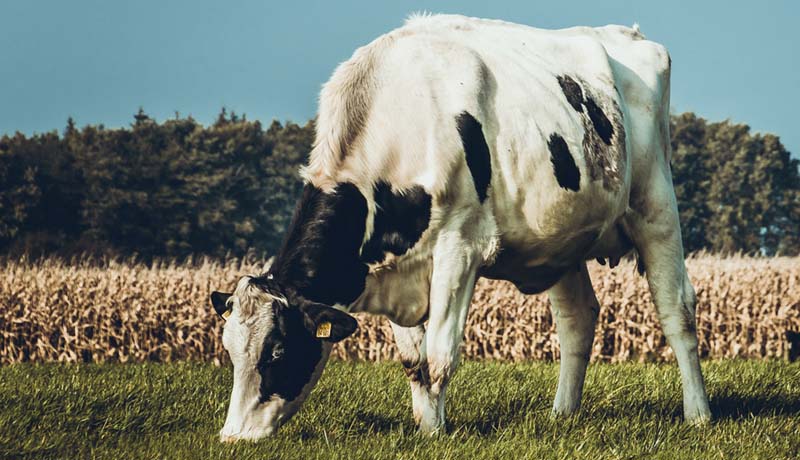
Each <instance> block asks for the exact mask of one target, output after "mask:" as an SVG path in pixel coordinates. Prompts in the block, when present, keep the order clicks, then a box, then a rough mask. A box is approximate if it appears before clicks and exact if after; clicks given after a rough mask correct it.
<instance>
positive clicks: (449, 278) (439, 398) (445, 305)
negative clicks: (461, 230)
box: [415, 238, 477, 434]
mask: <svg viewBox="0 0 800 460" xmlns="http://www.w3.org/2000/svg"><path fill="white" fill-rule="evenodd" d="M464 246H465V245H464V244H463V243H462V242H461V241H460V240H459V239H458V238H452V240H449V241H447V240H446V241H444V242H442V241H440V242H439V244H438V245H437V249H436V251H435V255H434V267H433V274H432V277H431V293H430V319H429V321H428V330H427V332H426V334H425V352H426V357H427V363H428V369H427V370H428V377H429V379H430V381H429V382H428V387H427V390H428V391H427V398H421V399H420V401H419V403H420V404H419V406H420V418H419V429H420V432H422V433H425V434H436V433H440V432H444V429H445V410H444V404H445V392H446V390H447V384H448V382H449V381H450V378H451V377H452V376H453V374H455V371H456V368H457V366H458V361H459V353H460V347H461V341H462V339H463V337H464V323H465V321H466V318H467V310H468V309H469V304H470V300H471V299H472V292H473V290H474V288H475V276H476V271H477V263H476V262H477V258H476V257H475V256H474V255H473V254H470V253H466V252H465V251H464ZM416 403H417V401H415V408H416Z"/></svg>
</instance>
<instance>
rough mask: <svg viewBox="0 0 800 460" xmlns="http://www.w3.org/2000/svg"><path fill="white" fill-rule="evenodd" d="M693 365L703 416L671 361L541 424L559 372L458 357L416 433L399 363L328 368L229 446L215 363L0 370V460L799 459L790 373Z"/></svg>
mask: <svg viewBox="0 0 800 460" xmlns="http://www.w3.org/2000/svg"><path fill="white" fill-rule="evenodd" d="M703 367H704V372H705V376H706V380H707V384H708V387H709V392H710V396H711V404H712V411H713V413H714V415H715V417H716V420H715V421H714V422H713V423H712V424H710V425H708V426H703V427H691V426H689V425H687V424H685V423H682V421H681V416H680V408H681V399H680V398H681V396H680V395H681V393H680V383H679V375H678V371H677V366H675V365H674V364H672V365H670V364H667V365H663V364H662V365H658V364H632V363H631V364H593V365H592V366H590V368H589V374H588V377H587V382H586V394H585V396H584V406H583V407H584V408H583V409H582V410H581V412H580V415H579V416H577V417H573V418H569V419H561V420H551V419H550V417H549V410H550V404H551V401H552V398H553V395H554V393H555V387H556V378H557V372H558V366H557V364H554V363H525V364H503V363H491V362H490V363H481V362H466V363H464V364H463V365H462V367H461V369H460V370H459V372H458V374H457V376H456V378H455V380H454V381H453V383H452V384H451V387H450V390H449V394H448V406H447V409H448V418H449V431H448V434H446V435H444V436H441V437H439V438H435V439H429V438H426V437H423V436H420V435H417V434H416V433H415V428H414V426H413V423H412V420H411V402H410V396H409V391H408V388H407V384H406V382H405V377H404V376H403V372H402V371H401V369H400V366H399V364H397V363H393V362H389V363H380V364H369V363H351V362H333V363H331V364H330V365H329V366H328V369H327V370H326V373H325V374H324V376H323V378H322V381H321V382H320V384H319V386H318V387H317V389H316V390H315V391H314V393H312V396H311V398H310V399H309V401H308V402H307V403H306V405H305V407H304V408H303V409H302V410H301V411H300V413H299V414H298V415H297V416H295V418H294V419H293V420H291V421H290V422H289V423H288V424H287V425H286V426H284V428H283V429H282V430H281V431H280V432H279V433H278V435H277V436H276V437H273V438H269V439H266V440H263V441H261V442H258V443H239V444H236V445H226V444H221V443H220V442H219V441H218V438H217V432H218V431H219V429H220V428H221V427H222V423H223V420H224V417H225V411H226V409H227V402H228V393H229V391H230V387H231V369H230V368H228V367H223V368H218V367H214V366H212V365H209V364H196V363H177V364H126V365H120V364H116V365H114V364H100V365H63V364H36V365H34V364H16V365H11V366H5V367H0V458H115V459H116V458H236V459H246V458H281V459H290V458H325V459H334V458H343V459H350V458H425V459H428V458H436V459H444V458H503V459H506V458H532V459H540V458H588V459H592V460H598V459H605V458H647V459H659V458H692V459H703V458H709V459H710V458H714V459H720V458H731V459H740V458H741V459H744V458H769V459H789V458H798V456H799V455H800V363H794V364H787V363H784V362H780V361H731V360H729V361H714V362H707V363H704V366H703Z"/></svg>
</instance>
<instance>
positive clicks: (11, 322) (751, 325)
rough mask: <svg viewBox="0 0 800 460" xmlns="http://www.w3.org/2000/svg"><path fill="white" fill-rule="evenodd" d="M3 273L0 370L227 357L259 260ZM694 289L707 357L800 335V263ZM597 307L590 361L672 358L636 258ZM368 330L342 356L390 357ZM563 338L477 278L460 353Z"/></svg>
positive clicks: (705, 266) (704, 279)
mask: <svg viewBox="0 0 800 460" xmlns="http://www.w3.org/2000/svg"><path fill="white" fill-rule="evenodd" d="M4 265H5V267H4V269H3V271H2V274H1V275H0V277H1V278H0V312H2V315H0V363H2V364H7V363H14V362H23V361H63V362H106V361H108V362H130V361H146V360H152V361H175V360H186V359H188V360H211V361H214V362H216V363H220V362H223V361H225V360H226V359H227V356H226V353H225V351H224V349H223V347H222V341H221V331H222V321H221V320H220V319H219V318H218V317H217V316H216V315H215V314H213V310H212V309H211V307H210V305H209V300H208V296H209V293H210V292H211V291H212V290H215V289H226V288H228V289H230V288H232V287H233V286H234V285H235V283H236V281H237V280H238V279H239V277H240V276H241V275H242V274H246V273H256V272H260V271H261V269H262V268H263V264H258V263H250V262H243V261H228V262H225V263H220V262H212V261H208V260H201V261H188V262H186V263H182V264H176V263H158V262H156V263H154V264H150V265H147V264H143V263H138V262H132V261H127V262H126V261H105V262H102V263H98V262H96V261H94V262H77V263H65V262H60V261H56V260H44V261H40V262H35V263H33V262H28V261H25V260H21V261H10V260H6V261H4ZM687 265H688V267H689V274H690V277H691V279H692V282H693V284H694V286H695V289H696V291H697V297H698V305H697V330H698V334H699V337H700V353H701V355H702V356H703V357H707V358H730V357H743V358H765V357H781V356H784V355H785V353H787V350H788V347H789V345H788V344H787V343H786V341H785V338H784V336H785V332H786V331H788V330H794V331H797V330H800V258H786V257H779V258H771V259H770V258H751V257H744V256H735V257H729V258H721V257H717V256H712V255H707V254H704V255H698V256H693V257H691V258H689V259H688V260H687ZM590 272H591V276H592V281H593V284H594V287H595V290H596V292H597V297H598V300H599V301H600V304H601V311H600V319H599V321H598V327H597V332H596V335H595V342H594V349H593V359H595V360H602V361H624V360H638V361H661V360H668V359H670V358H671V351H670V349H669V347H668V346H667V344H666V340H665V339H664V336H663V335H662V333H661V328H660V326H659V324H658V321H657V317H656V314H655V308H654V307H653V305H652V303H651V301H650V294H649V292H648V290H647V283H646V281H645V279H644V278H642V277H640V276H638V274H636V271H635V268H634V266H633V262H625V261H623V263H621V264H620V265H619V266H618V267H616V268H614V269H613V270H612V269H609V268H608V267H605V266H600V265H598V264H595V263H594V262H592V263H591V264H590ZM357 317H358V319H359V323H360V328H359V330H358V331H357V332H356V334H355V335H354V336H353V337H351V338H348V339H347V340H345V341H343V342H342V343H340V344H338V345H337V346H336V348H335V349H334V355H335V356H336V357H338V358H344V359H359V360H385V359H393V358H394V357H395V354H396V350H395V347H394V343H393V337H392V332H391V328H390V326H389V323H388V321H387V320H386V319H383V318H380V317H373V316H368V315H357ZM557 343H558V339H557V336H556V331H555V326H554V324H553V320H552V318H551V315H550V308H549V304H548V301H547V297H546V296H545V295H537V296H525V295H522V294H520V293H519V292H518V291H517V290H516V288H514V286H513V285H511V284H508V283H505V282H498V281H489V280H484V279H482V280H480V281H479V282H478V285H477V288H476V292H475V296H474V299H473V304H472V307H471V310H470V313H469V317H468V322H467V329H466V332H465V341H464V345H463V351H464V353H463V356H464V357H465V358H467V359H491V360H508V361H520V360H530V359H544V360H552V359H557V358H558V346H557Z"/></svg>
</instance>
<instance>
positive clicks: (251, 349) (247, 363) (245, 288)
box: [220, 276, 331, 442]
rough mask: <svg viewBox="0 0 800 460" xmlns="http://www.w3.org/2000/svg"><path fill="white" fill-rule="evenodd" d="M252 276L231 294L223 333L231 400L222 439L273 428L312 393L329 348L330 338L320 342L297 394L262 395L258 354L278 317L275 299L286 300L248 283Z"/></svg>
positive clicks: (260, 435)
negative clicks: (317, 355)
mask: <svg viewBox="0 0 800 460" xmlns="http://www.w3.org/2000/svg"><path fill="white" fill-rule="evenodd" d="M250 279H251V277H249V276H245V277H243V278H242V279H241V280H240V281H239V283H238V285H237V287H236V291H235V292H234V293H233V295H232V296H231V297H230V299H229V300H228V302H229V304H230V306H231V307H232V311H231V314H230V316H229V317H228V320H227V322H226V323H225V326H224V329H223V333H222V344H223V346H224V347H225V349H226V350H227V351H228V354H229V355H230V357H231V362H232V363H233V389H232V390H231V400H230V406H229V407H228V414H227V417H226V418H225V425H224V426H223V428H222V430H221V431H220V440H221V441H223V442H235V441H238V440H251V441H254V440H257V439H260V438H263V437H265V436H269V435H270V434H273V433H275V432H276V431H277V430H278V428H279V427H280V426H281V425H282V424H283V423H285V422H286V421H288V420H289V419H290V418H291V416H292V415H294V413H295V412H297V410H298V409H299V408H300V406H301V405H302V403H303V401H305V399H306V398H307V397H308V395H309V394H310V393H311V389H312V388H313V387H314V385H315V384H316V382H317V380H318V379H319V377H320V375H321V374H322V370H323V369H324V367H325V363H326V361H327V357H328V354H329V353H330V349H331V346H330V345H329V344H323V345H322V356H321V359H320V360H319V362H318V363H317V364H316V366H315V367H314V370H313V373H312V375H311V376H310V380H309V381H308V382H307V383H306V384H305V385H304V386H303V388H302V390H300V392H299V395H298V396H297V397H295V398H294V399H293V400H291V401H288V400H286V399H284V398H282V397H281V396H279V395H278V394H271V395H266V396H265V395H262V388H261V386H262V375H261V371H260V370H259V360H260V359H261V357H262V353H263V352H264V343H265V339H266V337H267V336H268V335H269V334H271V333H272V332H273V329H274V328H275V327H277V326H276V325H277V323H278V319H277V318H276V310H275V308H274V306H273V302H281V303H283V304H284V306H286V300H285V299H283V298H280V297H275V296H272V295H270V294H268V293H267V292H265V291H264V290H263V289H261V288H260V287H258V286H255V285H252V284H250ZM263 399H266V400H265V401H263Z"/></svg>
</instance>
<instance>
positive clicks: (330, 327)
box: [299, 302, 358, 343]
mask: <svg viewBox="0 0 800 460" xmlns="http://www.w3.org/2000/svg"><path fill="white" fill-rule="evenodd" d="M299 308H300V311H302V312H303V323H304V324H305V326H306V329H308V331H309V332H311V333H312V334H313V335H314V337H316V338H318V339H320V340H326V341H328V342H333V343H336V342H339V341H340V340H344V339H345V338H347V337H348V336H350V335H351V334H352V333H353V332H355V331H356V329H358V321H356V319H355V318H353V317H352V316H350V315H348V314H347V313H345V312H343V311H341V310H337V309H335V308H333V307H329V306H327V305H324V304H321V303H315V302H303V303H302V304H301V305H300V307H299Z"/></svg>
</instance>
